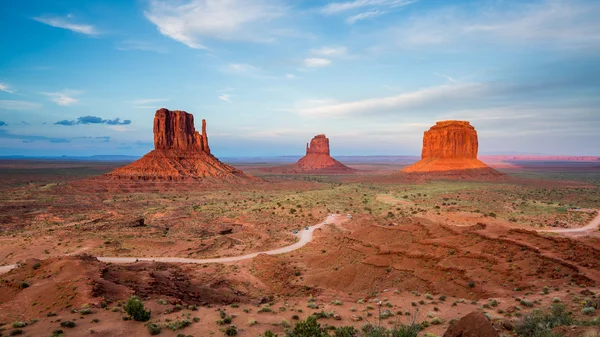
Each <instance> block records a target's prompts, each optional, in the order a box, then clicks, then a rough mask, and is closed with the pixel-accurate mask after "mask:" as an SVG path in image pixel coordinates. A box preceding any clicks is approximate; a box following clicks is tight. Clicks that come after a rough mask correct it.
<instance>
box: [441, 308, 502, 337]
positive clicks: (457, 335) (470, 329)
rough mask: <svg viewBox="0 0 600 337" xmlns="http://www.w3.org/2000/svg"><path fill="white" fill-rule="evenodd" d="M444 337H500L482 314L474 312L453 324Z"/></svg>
mask: <svg viewBox="0 0 600 337" xmlns="http://www.w3.org/2000/svg"><path fill="white" fill-rule="evenodd" d="M443 337H500V335H498V332H496V330H494V327H493V326H492V323H490V321H489V320H488V319H487V318H486V317H485V316H484V315H483V314H482V313H481V312H479V311H473V312H472V313H470V314H468V315H466V316H464V317H463V318H461V319H459V320H458V321H455V322H454V323H452V324H451V325H450V327H448V330H446V332H445V333H444V336H443Z"/></svg>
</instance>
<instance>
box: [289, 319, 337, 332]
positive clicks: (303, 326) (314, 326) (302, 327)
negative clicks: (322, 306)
mask: <svg viewBox="0 0 600 337" xmlns="http://www.w3.org/2000/svg"><path fill="white" fill-rule="evenodd" d="M286 335H287V337H329V335H328V334H327V332H326V331H325V329H323V328H321V325H320V324H319V322H317V318H316V317H315V316H309V317H308V318H307V319H306V320H305V321H300V322H298V323H296V325H295V326H294V329H293V330H292V331H288V332H287V333H286Z"/></svg>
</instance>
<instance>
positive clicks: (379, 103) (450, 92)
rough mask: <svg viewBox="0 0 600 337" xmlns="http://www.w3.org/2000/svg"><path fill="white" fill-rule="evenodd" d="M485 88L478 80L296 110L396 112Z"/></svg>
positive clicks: (341, 113)
mask: <svg viewBox="0 0 600 337" xmlns="http://www.w3.org/2000/svg"><path fill="white" fill-rule="evenodd" d="M487 91H488V86H487V85H485V84H480V83H465V84H453V85H441V86H436V87H430V88H426V89H421V90H417V91H413V92H409V93H402V94H399V95H395V96H387V97H379V98H371V99H365V100H360V101H353V102H344V103H336V104H326V105H321V106H316V107H312V108H305V109H300V110H299V113H300V114H302V115H306V116H331V117H336V116H337V117H339V116H346V115H361V114H378V113H381V112H389V111H390V110H394V111H399V110H402V109H409V108H415V107H422V106H426V105H431V104H439V103H440V102H442V101H446V102H448V101H449V100H456V99H465V98H469V97H477V96H479V95H482V94H485V93H487Z"/></svg>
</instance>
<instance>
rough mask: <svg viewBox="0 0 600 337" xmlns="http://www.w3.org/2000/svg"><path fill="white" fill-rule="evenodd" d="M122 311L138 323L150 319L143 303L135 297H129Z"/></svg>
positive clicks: (148, 311)
mask: <svg viewBox="0 0 600 337" xmlns="http://www.w3.org/2000/svg"><path fill="white" fill-rule="evenodd" d="M123 309H124V310H125V312H126V313H127V314H128V315H129V316H131V318H133V319H134V320H136V321H138V322H145V321H147V320H149V319H150V314H151V312H150V310H146V308H145V307H144V303H143V302H142V301H141V300H140V299H139V298H138V297H137V296H131V297H130V298H129V299H128V300H127V303H126V304H125V307H124V308H123Z"/></svg>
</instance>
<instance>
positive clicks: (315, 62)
mask: <svg viewBox="0 0 600 337" xmlns="http://www.w3.org/2000/svg"><path fill="white" fill-rule="evenodd" d="M330 64H331V61H330V60H328V59H324V58H315V57H311V58H307V59H304V65H305V66H306V67H309V68H319V67H326V66H328V65H330Z"/></svg>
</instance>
